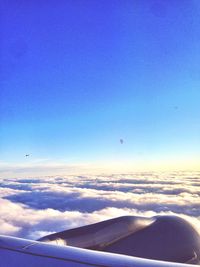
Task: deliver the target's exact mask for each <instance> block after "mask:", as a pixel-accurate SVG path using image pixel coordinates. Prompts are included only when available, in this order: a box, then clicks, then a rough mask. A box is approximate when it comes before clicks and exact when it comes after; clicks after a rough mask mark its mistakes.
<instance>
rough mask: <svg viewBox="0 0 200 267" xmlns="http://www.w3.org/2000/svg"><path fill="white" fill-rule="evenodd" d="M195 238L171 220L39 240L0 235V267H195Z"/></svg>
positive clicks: (129, 222)
mask: <svg viewBox="0 0 200 267" xmlns="http://www.w3.org/2000/svg"><path fill="white" fill-rule="evenodd" d="M199 239H200V236H199V234H198V233H197V232H196V230H195V229H194V228H193V227H192V226H191V225H190V224H189V223H188V222H187V221H185V220H183V219H182V218H179V217H176V216H155V217H152V218H145V217H137V216H123V217H118V218H114V219H111V220H107V221H103V222H99V223H95V224H92V225H87V226H83V227H79V228H75V229H71V230H67V231H63V232H60V233H55V234H51V235H48V236H45V237H43V238H41V239H39V240H38V241H34V240H27V239H21V238H15V237H9V236H4V235H0V267H17V266H20V267H27V266H29V267H36V266H37V267H44V266H45V267H72V266H73V267H83V266H85V267H86V266H88V267H89V266H90V267H91V266H93V267H94V266H96V267H100V266H101V267H122V266H123V267H125V266H126V267H189V266H190V267H192V266H193V267H194V265H191V264H198V263H199V262H200V240H199ZM27 263H28V264H27Z"/></svg>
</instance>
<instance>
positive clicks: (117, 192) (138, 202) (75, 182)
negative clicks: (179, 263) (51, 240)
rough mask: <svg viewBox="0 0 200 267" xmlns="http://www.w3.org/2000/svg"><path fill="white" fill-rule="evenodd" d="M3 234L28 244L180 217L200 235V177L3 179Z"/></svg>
mask: <svg viewBox="0 0 200 267" xmlns="http://www.w3.org/2000/svg"><path fill="white" fill-rule="evenodd" d="M0 207H1V208H0V224H1V229H0V234H7V235H14V236H19V237H25V238H33V239H35V238H39V237H41V236H43V235H46V234H49V233H52V232H56V231H62V230H65V229H69V228H74V227H77V226H80V225H85V224H90V223H94V222H98V221H101V220H104V219H109V218H113V217H117V216H121V215H139V216H153V215H156V214H176V215H179V216H182V217H184V218H186V219H187V220H189V221H191V222H192V223H193V225H194V226H195V227H196V228H197V229H198V231H200V172H174V173H155V172H149V173H147V172H145V173H132V174H120V175H119V174H118V175H116V174H115V175H89V176H73V175H69V176H62V177H41V178H26V179H25V178H23V179H20V178H13V179H9V178H6V179H0Z"/></svg>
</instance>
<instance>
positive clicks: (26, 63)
mask: <svg viewBox="0 0 200 267" xmlns="http://www.w3.org/2000/svg"><path fill="white" fill-rule="evenodd" d="M0 25H1V27H0V36H1V38H0V39H1V41H0V86H1V91H0V167H1V176H3V177H4V176H15V175H16V174H17V175H18V174H21V175H40V174H47V175H50V174H56V173H58V174H59V173H62V174H63V173H64V174H65V173H69V172H76V171H78V170H80V172H84V171H89V170H98V171H99V170H101V171H102V170H111V171H132V170H159V169H162V170H165V169H173V170H182V169H183V170H188V169H189V170H198V169H199V166H200V139H199V136H200V109H199V100H200V90H199V88H200V75H199V72H200V64H199V62H200V51H199V47H200V2H199V1H197V0H196V1H195V0H191V1H186V0H173V1H170V0H165V1H161V0H148V1H147V0H123V1H122V0H115V1H114V0H110V1H105V0H101V1H97V0H95V1H94V0H87V1H83V0H82V1H81V0H76V1H70V0H69V1H64V0H60V1H55V0H49V1H42V3H41V1H32V0H30V1H24V0H13V1H9V2H8V1H5V0H2V1H1V4H0ZM120 139H123V140H124V142H123V144H121V143H120ZM26 154H30V156H29V157H25V155H26Z"/></svg>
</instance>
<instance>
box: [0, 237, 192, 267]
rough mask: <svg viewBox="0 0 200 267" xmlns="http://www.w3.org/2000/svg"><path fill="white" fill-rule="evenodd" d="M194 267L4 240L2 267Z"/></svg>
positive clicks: (0, 256)
mask: <svg viewBox="0 0 200 267" xmlns="http://www.w3.org/2000/svg"><path fill="white" fill-rule="evenodd" d="M27 266H28V267H86V266H90V267H91V266H93V267H94V266H98V267H192V266H194V265H189V264H182V263H171V262H164V261H156V260H148V259H142V258H137V257H131V256H125V255H119V254H113V253H108V252H99V251H92V250H88V249H83V248H75V247H70V246H57V245H53V244H49V243H42V242H39V241H32V240H27V239H21V238H15V237H9V236H3V235H1V236H0V267H27Z"/></svg>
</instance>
